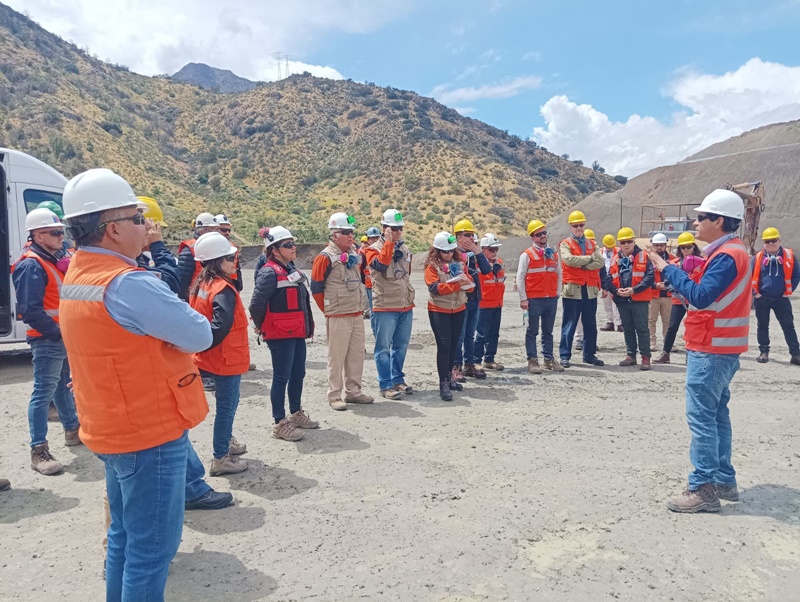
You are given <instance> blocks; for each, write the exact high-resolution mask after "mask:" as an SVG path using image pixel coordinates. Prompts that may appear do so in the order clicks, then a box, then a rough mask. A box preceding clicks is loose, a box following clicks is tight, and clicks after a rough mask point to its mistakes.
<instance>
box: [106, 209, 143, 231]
mask: <svg viewBox="0 0 800 602" xmlns="http://www.w3.org/2000/svg"><path fill="white" fill-rule="evenodd" d="M145 219H146V218H145V216H144V214H143V213H137V214H136V215H131V216H128V217H118V218H117V219H110V220H108V221H105V222H103V223H102V224H98V226H97V229H98V230H99V229H100V228H105V227H106V226H107V225H108V224H110V223H111V222H133V224H134V225H135V226H144V222H145Z"/></svg>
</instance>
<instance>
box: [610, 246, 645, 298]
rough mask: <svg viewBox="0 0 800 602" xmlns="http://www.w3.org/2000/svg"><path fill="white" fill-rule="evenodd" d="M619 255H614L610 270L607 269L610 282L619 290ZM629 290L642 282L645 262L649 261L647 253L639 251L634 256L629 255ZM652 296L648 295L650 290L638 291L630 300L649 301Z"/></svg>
mask: <svg viewBox="0 0 800 602" xmlns="http://www.w3.org/2000/svg"><path fill="white" fill-rule="evenodd" d="M620 257H621V256H620V255H615V256H614V257H613V258H612V259H611V268H610V269H609V271H608V273H609V275H610V276H611V280H612V281H613V282H614V286H616V287H617V288H620V278H619V259H620ZM629 259H630V260H631V270H632V271H631V288H633V287H635V286H636V285H638V284H639V283H640V282H641V281H642V280H644V275H645V274H646V273H647V262H648V261H650V259H648V257H647V253H645V252H644V251H639V252H638V253H637V254H636V255H631V256H630V258H629ZM651 298H652V295H651V293H650V289H649V288H646V289H644V290H643V291H639V292H638V293H634V294H633V295H632V296H631V297H630V299H631V301H650V299H651Z"/></svg>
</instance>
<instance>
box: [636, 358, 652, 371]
mask: <svg viewBox="0 0 800 602" xmlns="http://www.w3.org/2000/svg"><path fill="white" fill-rule="evenodd" d="M652 368H653V367H652V366H651V365H650V357H649V356H648V357H645V356H642V365H641V366H639V370H651V369H652Z"/></svg>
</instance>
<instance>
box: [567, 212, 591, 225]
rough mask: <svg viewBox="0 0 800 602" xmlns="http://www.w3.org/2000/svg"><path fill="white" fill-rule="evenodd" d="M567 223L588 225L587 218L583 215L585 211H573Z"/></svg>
mask: <svg viewBox="0 0 800 602" xmlns="http://www.w3.org/2000/svg"><path fill="white" fill-rule="evenodd" d="M567 223H569V224H584V223H586V216H585V215H584V214H583V211H573V212H572V213H570V214H569V217H568V218H567Z"/></svg>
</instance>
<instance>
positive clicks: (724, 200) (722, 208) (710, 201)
mask: <svg viewBox="0 0 800 602" xmlns="http://www.w3.org/2000/svg"><path fill="white" fill-rule="evenodd" d="M694 211H700V212H702V213H713V214H715V215H724V216H725V217H732V218H734V219H742V218H744V201H743V200H742V197H740V196H739V195H738V194H736V193H735V192H733V191H732V190H723V189H721V188H717V189H716V190H714V191H713V192H711V194H709V195H708V196H707V197H706V198H704V199H703V202H702V203H700V206H699V207H695V208H694Z"/></svg>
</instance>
